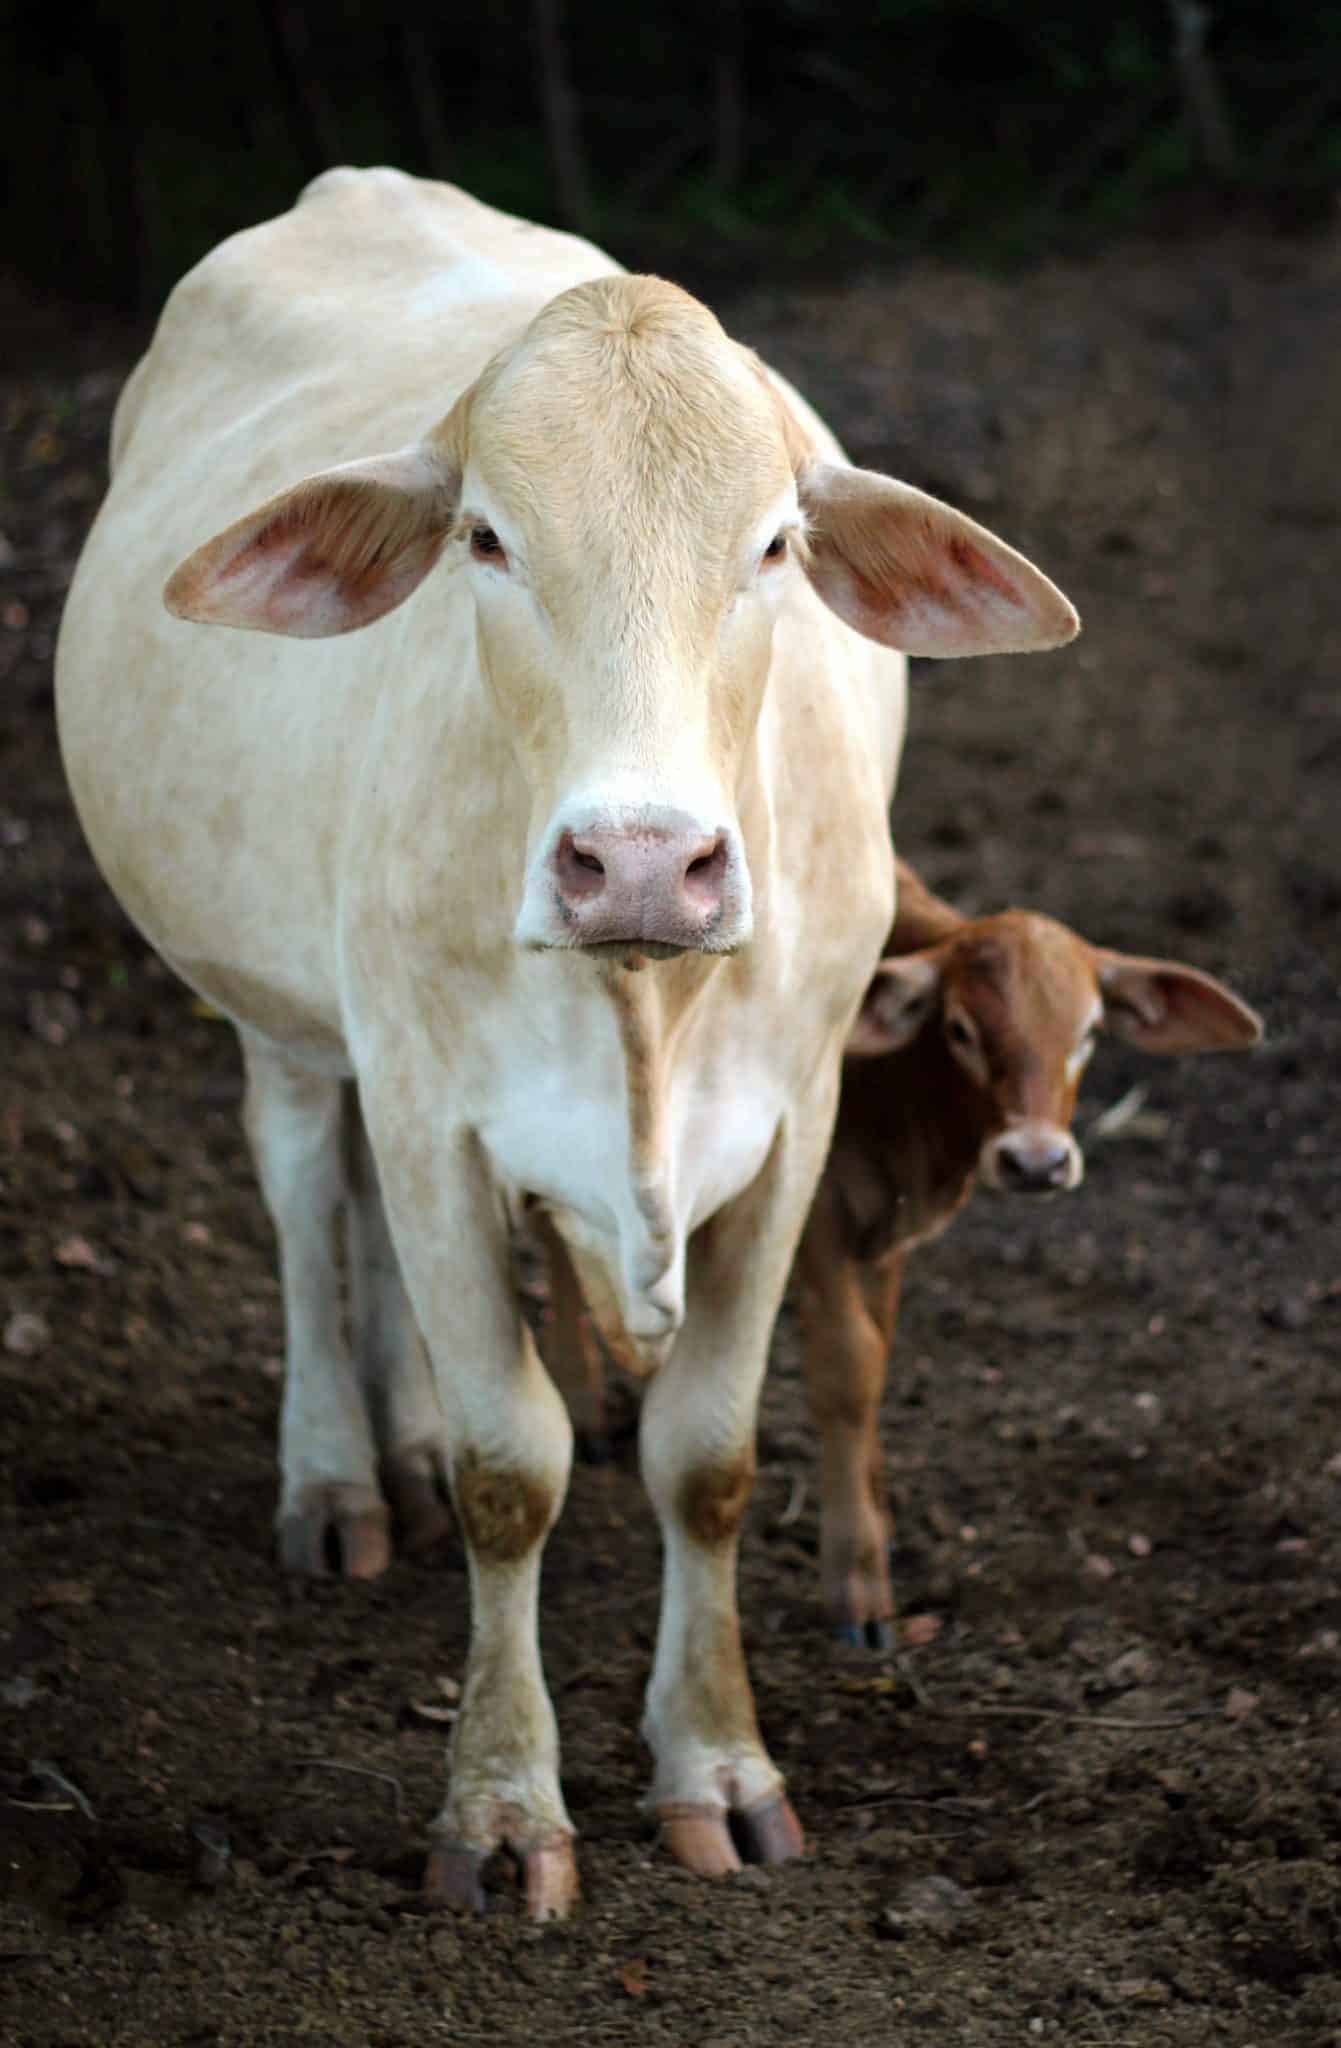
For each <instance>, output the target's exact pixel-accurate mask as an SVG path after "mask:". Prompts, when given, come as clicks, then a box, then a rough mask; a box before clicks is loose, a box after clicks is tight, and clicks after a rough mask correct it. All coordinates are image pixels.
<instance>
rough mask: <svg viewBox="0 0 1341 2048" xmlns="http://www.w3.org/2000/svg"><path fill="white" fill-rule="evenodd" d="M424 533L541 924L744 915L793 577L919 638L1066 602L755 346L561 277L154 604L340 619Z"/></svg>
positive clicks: (565, 934)
mask: <svg viewBox="0 0 1341 2048" xmlns="http://www.w3.org/2000/svg"><path fill="white" fill-rule="evenodd" d="M444 551H446V552H447V553H448V556H449V561H450V563H451V564H452V565H455V566H457V567H458V568H459V572H460V573H461V574H462V575H464V576H465V577H466V578H467V579H468V583H469V590H470V601H471V602H472V604H473V606H474V612H475V640H476V646H477V648H478V654H479V660H480V664H481V668H482V671H483V674H484V677H485V679H486V681H487V684H488V687H489V688H490V690H491V691H492V692H493V695H494V698H495V700H496V702H497V705H498V708H499V711H500V714H501V716H502V718H503V721H504V723H505V726H506V729H507V731H508V733H509V735H510V738H511V742H512V745H513V748H514V751H515V754H516V757H517V760H518V763H519V765H520V768H521V771H522V774H523V777H524V779H525V782H526V785H527V789H528V793H529V819H528V827H527V851H526V860H525V873H524V875H523V876H521V877H519V881H520V884H521V900H520V905H519V910H518V915H517V920H516V925H515V932H514V936H515V937H516V939H517V940H518V941H519V943H521V944H523V945H527V946H533V947H580V948H583V949H586V950H588V951H594V952H606V953H613V954H615V955H617V956H621V955H622V956H625V957H628V956H629V955H639V954H644V955H646V954H650V955H653V956H660V955H665V954H672V953H678V952H683V951H685V950H688V949H693V950H698V951H703V952H731V951H733V950H735V949H736V948H737V947H739V946H740V945H742V944H744V943H745V941H746V940H747V939H748V938H749V936H750V931H751V888H750V874H749V867H748V861H747V856H746V850H745V846H744V842H743V838H742V833H741V827H740V821H739V816H738V799H739V795H740V791H741V787H742V782H743V780H744V778H745V776H746V774H747V772H748V770H747V763H748V759H749V751H750V738H751V734H752V732H753V729H754V726H755V722H756V720H757V718H758V715H759V710H760V705H761V702H762V698H763V693H764V690H765V687H766V684H767V678H768V672H769V663H770V656H771V649H772V640H773V633H774V626H775V621H776V620H777V618H778V615H779V612H780V610H781V609H782V607H783V606H784V604H786V603H787V602H788V600H789V599H795V598H796V597H797V596H798V595H799V586H800V585H801V584H802V583H803V582H808V584H809V586H810V589H811V591H812V592H814V593H816V594H817V595H818V596H819V598H820V599H822V601H823V602H824V603H825V604H827V605H828V606H829V607H830V608H831V609H832V610H833V611H834V612H836V613H837V614H838V616H839V617H840V618H842V619H843V620H845V621H846V622H847V624H848V625H849V626H852V627H854V628H855V629H856V630H857V631H858V632H859V633H862V634H865V635H866V636H867V637H869V638H871V639H873V640H876V641H879V642H882V643H884V644H886V645H889V646H892V647H898V648H902V649H903V650H904V651H906V652H908V653H911V654H928V655H963V654H980V653H989V652H1002V651H1024V650H1027V649H1030V648H1041V647H1051V646H1056V645H1059V644H1060V643H1062V642H1063V641H1066V640H1069V639H1070V638H1071V636H1072V634H1073V633H1074V632H1075V631H1076V627H1077V621H1076V616H1075V613H1074V611H1073V610H1072V608H1071V606H1070V605H1069V604H1068V603H1067V601H1066V599H1065V598H1064V597H1063V596H1062V595H1061V593H1060V592H1059V591H1058V590H1056V589H1055V588H1054V587H1053V585H1052V584H1051V583H1049V582H1048V581H1047V579H1046V577H1044V576H1042V575H1041V574H1040V573H1039V571H1038V570H1037V569H1035V568H1033V567H1032V566H1031V564H1030V563H1028V562H1026V561H1025V560H1024V559H1023V557H1021V556H1020V555H1017V554H1016V553H1015V552H1014V551H1013V550H1012V549H1010V548H1008V547H1007V546H1006V545H1005V544H1004V543H1003V542H1001V541H999V540H997V539H996V538H995V537H994V536H993V535H991V534H989V533H987V532H985V531H984V530H983V529H982V528H981V527H979V526H976V525H975V524H974V523H973V522H972V521H971V520H968V519H966V518H964V517H963V516H962V515H960V514H958V513H956V512H953V511H951V510H950V508H949V507H948V506H945V505H942V504H940V503H939V502H938V501H937V500H935V499H932V498H928V497H926V496H925V495H924V494H923V493H921V492H919V491H915V490H912V489H910V488H909V487H908V486H906V485H903V484H898V483H894V482H892V481H891V480H890V479H889V478H887V477H881V476H877V475H874V474H872V473H870V472H868V471H863V470H853V469H847V468H844V467H841V466H837V465H834V464H830V463H826V462H824V461H822V460H820V459H819V458H818V457H817V455H816V453H815V451H814V449H813V448H812V447H811V446H810V444H809V441H808V439H807V436H806V432H805V430H804V429H803V428H802V427H801V425H800V424H799V421H798V417H797V415H796V413H795V412H794V411H793V409H792V408H791V407H790V405H789V404H788V403H787V402H786V401H785V399H784V398H783V397H782V395H781V394H780V392H779V390H778V388H777V387H776V386H775V385H774V384H773V382H772V381H771V380H770V379H769V378H768V376H767V375H766V374H765V373H764V371H763V370H762V368H761V366H760V365H759V364H758V362H757V361H756V360H755V358H754V357H753V356H751V355H750V354H749V353H748V352H747V351H746V350H744V349H742V348H740V347H738V346H737V345H736V344H735V343H734V342H732V341H730V340H729V339H728V337H727V336H726V335H725V333H724V332H723V331H722V329H721V327H720V326H719V325H718V323H717V321H716V320H715V319H714V318H713V316H712V315H711V314H710V313H709V312H708V311H707V310H706V309H705V308H704V307H703V306H701V305H699V304H698V303H697V301H695V300H694V299H692V298H690V297H688V296H687V295H686V294H685V293H684V292H681V291H679V290H677V289H676V288H675V287H674V286H671V285H667V284H664V283H662V282H660V281H659V280H658V279H655V278H647V277H624V276H619V277H607V278H600V279H597V280H595V281H593V282H591V283H589V284H584V285H579V286H577V287H575V288H574V289H573V290H571V291H567V292H564V293H562V294H561V295H560V296H559V297H558V298H556V299H554V300H552V301H551V302H550V304H549V305H548V306H547V307H545V308H544V309H543V311H542V312H541V313H540V314H539V315H537V317H536V318H535V319H534V320H533V321H532V322H531V324H530V326H529V327H528V328H527V329H526V330H525V331H524V332H523V333H522V334H521V335H520V336H519V337H518V339H517V340H516V341H515V342H514V343H512V344H511V345H510V346H509V347H507V348H506V349H504V350H503V351H502V352H501V354H499V355H498V356H496V357H495V358H494V360H493V361H492V362H491V363H489V364H488V365H487V367H486V368H485V370H484V371H483V372H482V374H481V375H480V376H479V378H478V379H477V380H476V382H475V383H474V384H473V385H472V386H471V387H470V388H469V389H468V390H467V391H466V392H465V393H464V395H463V396H462V397H461V398H460V399H459V400H458V401H457V403H456V404H455V405H454V406H453V408H452V410H451V412H450V413H449V414H448V415H447V417H446V418H445V419H444V420H442V421H441V423H440V424H439V425H438V426H437V427H436V428H434V429H433V430H432V431H431V432H430V433H428V434H427V435H426V437H425V438H424V439H423V440H422V441H421V442H418V443H416V444H414V445H413V446H411V447H409V448H405V449H401V450H399V451H397V452H395V453H393V454H390V455H383V456H375V457H373V458H371V459H370V460H368V461H364V462H357V463H353V464H349V465H347V466H345V467H344V468H341V469H334V470H329V471H327V472H324V473H323V474H320V475H317V476H313V477H309V478H307V479H306V480H305V481H304V482H301V483H298V484H296V485H295V486H294V487H293V488H292V489H290V490H287V491H285V492H282V493H281V494H280V495H279V496H278V497H275V498H272V499H270V500H269V501H268V503H266V504H264V505H262V506H260V507H259V508H258V509H257V510H256V511H255V512H254V513H251V514H249V515H248V516H247V517H245V518H243V519H241V520H238V521H237V522H236V523H235V524H234V525H232V526H230V527H229V528H228V529H227V530H226V531H225V532H223V533H221V534H219V535H217V536H216V537H215V538H214V539H213V540H210V541H207V542H206V543H205V544H204V545H203V546H202V547H200V548H198V549H197V550H196V552H195V553H194V554H193V555H191V556H190V557H189V558H188V559H187V560H186V561H185V562H184V563H183V564H182V565H181V566H180V568H178V570H177V571H176V573H175V574H174V575H173V576H172V577H171V579H170V580H169V582H168V585H167V589H166V592H165V601H166V603H167V605H168V608H169V610H170V611H173V612H175V613H177V614H178V615H179V616H181V617H184V618H188V619H195V620H199V621H202V622H205V623H215V624H222V625H231V626H245V627H251V628H254V629H259V630H261V631H265V632H274V633H288V634H294V635H298V636H304V637H320V636H323V635H328V634H335V633H345V632H349V631H351V630H353V629H354V628H356V627H359V626H365V625H368V624H370V623H371V622H372V621H374V620H376V619H379V618H380V617H381V616H382V615H383V614H384V613H386V612H389V611H390V610H392V608H393V607H395V606H397V605H399V604H401V603H402V602H404V600H405V599H407V598H408V597H410V595H411V593H412V592H414V591H415V590H416V589H417V587H418V586H419V585H420V583H421V582H423V580H424V579H425V578H426V577H427V576H428V575H429V572H430V570H432V569H433V567H434V564H435V563H436V562H437V560H438V558H439V556H440V555H442V554H443V553H444ZM448 566H449V564H448V563H444V572H445V571H446V570H447V568H448ZM424 601H425V602H428V601H429V600H428V598H427V595H426V597H425V600H424ZM421 644H422V643H421ZM430 658H431V657H430ZM445 686H446V687H450V686H451V684H450V680H448V681H447V682H446V683H445ZM785 825H786V821H785V819H784V820H782V828H783V829H785Z"/></svg>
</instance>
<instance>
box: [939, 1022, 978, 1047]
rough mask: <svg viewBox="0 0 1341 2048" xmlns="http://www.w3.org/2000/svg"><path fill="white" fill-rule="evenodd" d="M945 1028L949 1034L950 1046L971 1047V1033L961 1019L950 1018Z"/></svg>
mask: <svg viewBox="0 0 1341 2048" xmlns="http://www.w3.org/2000/svg"><path fill="white" fill-rule="evenodd" d="M945 1028H946V1030H947V1031H948V1032H949V1034H950V1040H951V1043H952V1044H954V1045H972V1043H973V1033H972V1032H971V1031H970V1029H969V1027H968V1025H967V1024H966V1023H965V1022H964V1020H963V1018H962V1017H951V1019H950V1021H949V1023H948V1024H947V1025H946V1027H945Z"/></svg>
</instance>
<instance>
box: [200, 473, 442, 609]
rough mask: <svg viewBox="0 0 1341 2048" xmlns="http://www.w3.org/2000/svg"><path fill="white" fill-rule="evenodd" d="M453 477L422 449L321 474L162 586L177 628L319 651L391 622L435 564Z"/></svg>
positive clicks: (261, 509)
mask: <svg viewBox="0 0 1341 2048" xmlns="http://www.w3.org/2000/svg"><path fill="white" fill-rule="evenodd" d="M459 492H460V476H459V473H458V472H457V471H456V470H455V469H454V468H453V467H452V466H451V464H450V463H449V462H448V460H447V459H446V458H445V456H444V455H443V454H442V453H441V452H440V451H439V450H438V449H437V448H435V447H434V446H433V444H432V443H431V442H418V443H415V444H414V445H412V446H411V447H409V448H400V449H397V450H396V451H395V452H394V453H393V454H390V455H375V456H373V457H371V458H370V459H369V460H367V461H365V462H350V463H346V464H344V465H343V466H342V467H341V468H339V469H328V470H323V471H322V472H321V473H320V474H319V475H317V476H310V477H307V478H306V479H305V480H304V481H303V482H302V483H299V484H294V485H293V487H292V488H291V489H290V490H287V491H281V492H280V493H279V496H278V497H275V498H270V499H268V500H267V502H266V503H265V504H264V505H261V506H258V508H257V509H256V511H254V512H249V513H247V514H246V515H245V517H243V518H242V519H237V520H235V521H234V522H233V524H232V525H231V526H229V527H225V529H224V531H223V532H222V533H219V534H216V535H215V537H214V539H213V540H207V541H206V542H205V543H204V545H203V546H202V547H198V548H197V549H196V550H195V553H194V554H191V555H188V556H187V558H186V560H185V561H184V562H183V563H181V565H180V566H179V567H178V568H177V569H175V570H174V571H173V573H172V575H171V576H170V577H169V578H168V581H167V585H166V587H165V589H164V592H163V602H164V604H165V605H166V606H167V608H168V610H169V611H170V612H174V613H175V614H176V616H177V617H178V618H180V619H194V620H197V621H199V622H200V623H201V624H203V625H211V626H243V627H247V628H250V630H251V631H253V632H257V633H285V634H288V635H289V636H291V637H292V638H294V639H298V640H322V639H326V638H328V637H330V636H331V635H332V634H335V633H352V632H353V631H354V629H355V628H356V627H358V626H366V625H369V624H370V623H371V622H372V620H374V619H380V618H381V617H382V616H383V614H384V613H386V612H389V611H392V610H394V608H395V607H396V606H397V605H398V604H401V603H402V602H403V601H404V600H405V599H406V598H407V597H408V596H409V595H410V593H411V591H412V590H415V589H416V588H417V587H418V585H419V584H420V583H421V582H422V581H423V579H424V577H425V576H426V575H427V574H428V572H429V570H430V569H431V568H432V567H433V564H434V562H436V560H437V558H438V555H439V553H440V552H441V550H442V546H443V543H444V541H445V540H446V539H447V536H448V534H449V533H450V531H451V529H452V524H453V522H454V520H455V517H456V507H457V500H458V496H459Z"/></svg>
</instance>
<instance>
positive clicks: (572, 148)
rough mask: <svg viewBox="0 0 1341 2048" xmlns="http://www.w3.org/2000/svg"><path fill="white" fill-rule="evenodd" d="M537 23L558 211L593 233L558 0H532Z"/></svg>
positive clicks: (541, 88)
mask: <svg viewBox="0 0 1341 2048" xmlns="http://www.w3.org/2000/svg"><path fill="white" fill-rule="evenodd" d="M532 18H533V20H534V23H535V54H536V82H537V85H538V88H539V92H540V105H541V108H542V110H543V113H544V117H545V133H546V136H547V137H548V139H549V153H550V159H551V161H552V162H553V165H554V182H555V186H556V188H557V190H558V197H559V215H560V218H561V219H562V221H563V223H564V225H565V227H570V228H576V229H577V230H578V232H579V233H580V234H584V235H587V234H590V233H591V232H592V230H593V226H594V212H593V208H592V203H591V180H590V178H589V177H588V175H587V160H586V155H585V152H584V150H583V146H582V127H581V117H580V113H579V108H578V102H577V97H576V95H575V93H574V92H573V88H572V83H571V81H570V79H569V76H568V52H567V50H566V48H565V46H564V37H563V22H562V19H561V6H560V0H532Z"/></svg>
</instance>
